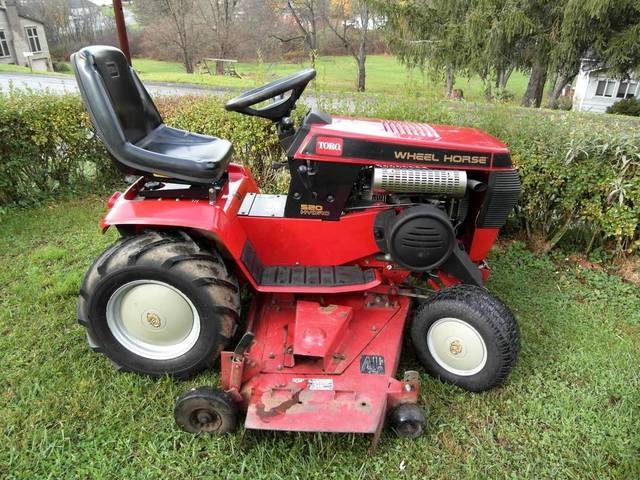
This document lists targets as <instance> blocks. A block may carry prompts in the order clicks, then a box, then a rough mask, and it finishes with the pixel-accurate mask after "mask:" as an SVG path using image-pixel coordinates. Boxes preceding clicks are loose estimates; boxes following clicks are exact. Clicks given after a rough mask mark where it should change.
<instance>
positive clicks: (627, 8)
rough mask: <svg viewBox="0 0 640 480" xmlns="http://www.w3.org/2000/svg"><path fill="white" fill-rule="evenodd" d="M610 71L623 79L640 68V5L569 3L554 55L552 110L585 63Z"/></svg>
mask: <svg viewBox="0 0 640 480" xmlns="http://www.w3.org/2000/svg"><path fill="white" fill-rule="evenodd" d="M584 58H588V59H589V60H590V61H591V64H592V65H599V66H601V67H604V68H608V69H609V70H610V71H612V72H613V73H614V74H617V75H619V76H621V77H625V76H628V75H629V73H630V72H631V71H633V70H635V69H637V68H638V67H639V66H640V2H637V1H635V0H617V1H616V2H610V1H607V0H592V1H589V2H585V1H582V0H569V1H568V2H567V3H566V6H565V8H564V16H563V22H562V28H561V31H560V37H559V39H558V41H557V43H556V48H554V49H553V51H552V55H551V68H552V69H553V71H555V72H557V79H556V82H555V85H554V87H553V90H552V91H551V93H550V95H549V106H552V107H553V106H555V103H556V101H557V99H558V96H559V95H560V92H561V91H562V89H563V88H564V87H565V86H566V85H567V84H568V83H569V82H570V81H571V80H572V79H573V77H574V76H575V75H576V74H577V73H578V69H579V67H580V64H581V61H582V59H584Z"/></svg>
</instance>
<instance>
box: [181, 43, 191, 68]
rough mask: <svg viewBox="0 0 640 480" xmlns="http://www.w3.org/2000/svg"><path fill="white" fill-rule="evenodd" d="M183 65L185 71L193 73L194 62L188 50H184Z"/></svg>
mask: <svg viewBox="0 0 640 480" xmlns="http://www.w3.org/2000/svg"><path fill="white" fill-rule="evenodd" d="M182 63H184V69H185V70H186V72H187V73H193V61H192V60H191V55H190V54H189V50H188V49H187V48H184V49H183V50H182Z"/></svg>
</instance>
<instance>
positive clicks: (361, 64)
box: [358, 55, 367, 92]
mask: <svg viewBox="0 0 640 480" xmlns="http://www.w3.org/2000/svg"><path fill="white" fill-rule="evenodd" d="M366 61H367V57H366V56H364V55H362V56H359V58H358V91H359V92H364V88H365V80H366V71H365V62H366Z"/></svg>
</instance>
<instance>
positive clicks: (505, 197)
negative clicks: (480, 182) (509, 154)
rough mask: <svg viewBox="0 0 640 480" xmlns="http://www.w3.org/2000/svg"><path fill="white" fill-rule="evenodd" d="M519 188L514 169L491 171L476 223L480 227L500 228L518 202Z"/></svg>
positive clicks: (517, 177)
mask: <svg viewBox="0 0 640 480" xmlns="http://www.w3.org/2000/svg"><path fill="white" fill-rule="evenodd" d="M521 188H522V187H521V184H520V177H519V176H518V172H517V171H516V170H509V171H505V172H494V173H492V174H491V175H490V176H489V188H488V190H487V194H486V196H485V200H484V203H483V205H482V210H481V211H480V215H479V216H478V221H477V225H478V226H479V227H482V228H502V226H503V225H504V224H505V222H506V221H507V217H508V216H509V214H510V213H511V211H512V210H513V207H515V205H516V203H518V199H519V198H520V190H521Z"/></svg>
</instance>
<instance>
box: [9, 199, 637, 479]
mask: <svg viewBox="0 0 640 480" xmlns="http://www.w3.org/2000/svg"><path fill="white" fill-rule="evenodd" d="M103 212H104V199H103V198H98V197H97V196H96V197H93V196H91V197H88V198H83V199H78V200H73V201H60V202H59V203H51V204H47V205H45V206H42V207H40V208H34V209H24V210H11V211H9V212H8V213H6V214H5V215H4V216H3V217H0V222H1V223H0V265H1V268H0V358H1V369H0V445H1V447H0V477H1V478H25V479H36V478H96V479H98V478H123V479H124V478H126V479H134V478H140V479H149V478H167V479H173V478H175V479H184V478H214V479H219V478H220V479H222V478H251V479H260V478H265V479H266V478H268V479H284V478H298V479H327V478H336V479H342V478H366V479H369V478H370V479H386V478H416V479H423V478H443V479H462V478H465V479H467V478H482V479H485V478H531V479H540V478H569V479H601V478H620V479H637V478H640V374H639V373H638V366H639V365H640V293H639V292H638V289H637V287H634V286H632V285H630V284H627V283H624V282H623V281H622V280H621V279H620V278H618V277H615V276H609V275H607V274H606V273H603V272H601V271H593V270H585V269H583V268H581V267H579V266H577V265H575V264H572V263H570V262H568V261H566V260H565V259H564V257H561V256H557V258H552V257H549V256H542V255H535V254H532V253H530V252H528V251H527V250H525V249H524V248H523V246H522V245H521V244H519V243H511V244H510V243H509V242H505V243H503V244H502V246H501V247H500V248H499V249H497V250H496V251H494V252H493V254H492V255H491V259H492V265H493V267H494V274H493V277H492V280H491V282H490V285H489V287H490V289H491V291H493V292H495V293H496V294H497V295H499V296H500V297H501V298H502V299H503V300H504V301H505V302H506V303H507V304H508V305H509V306H510V307H511V308H512V309H513V311H514V312H515V313H516V315H517V317H518V319H519V322H520V325H521V329H522V340H523V348H522V352H521V356H520V359H519V363H518V365H517V367H516V369H515V371H514V372H513V375H512V376H511V377H510V379H509V381H508V383H507V384H506V385H505V386H504V387H502V388H499V389H497V390H494V391H491V392H487V393H484V394H470V393H465V392H463V391H461V390H459V389H457V388H455V387H452V386H447V385H444V384H442V383H440V382H438V381H437V380H434V379H432V378H430V377H427V376H426V375H424V372H423V370H422V369H420V367H419V365H418V363H417V361H416V359H415V357H414V355H413V354H412V349H411V346H410V345H409V344H407V345H405V348H404V351H403V356H402V361H401V366H400V368H401V370H403V369H418V370H419V371H420V372H421V373H422V380H423V388H422V391H421V402H422V404H423V405H424V406H425V408H426V409H427V411H428V420H429V425H428V430H427V433H426V435H424V436H423V437H422V438H420V439H419V440H417V441H410V440H401V439H398V438H396V437H395V435H393V434H392V433H390V432H388V431H387V432H385V433H384V434H383V437H382V440H381V443H380V445H379V447H378V449H377V450H376V451H375V452H374V453H373V454H370V453H368V448H369V438H368V437H365V436H359V435H336V434H298V433H273V432H263V433H261V432H253V431H245V430H244V429H242V428H240V430H239V431H238V432H237V433H235V434H232V435H229V436H226V437H212V436H191V435H189V434H186V433H182V432H181V431H179V430H178V429H177V428H176V427H175V426H174V423H173V416H172V409H173V402H174V399H175V398H176V396H177V395H179V394H180V393H181V392H182V391H184V390H185V389H186V388H188V387H190V386H194V385H200V384H211V383H213V384H215V383H216V382H217V378H218V377H217V374H216V373H215V372H208V373H206V374H203V375H201V376H199V377H198V378H196V379H193V380H192V381H188V382H177V381H174V380H172V379H170V378H163V379H160V380H152V379H149V378H144V377H139V376H136V375H134V374H119V373H117V372H116V371H115V370H114V369H113V368H112V367H111V365H110V363H109V361H108V360H107V359H105V358H104V357H102V356H100V355H98V354H95V353H92V352H91V351H90V350H89V348H88V346H87V344H86V341H85V334H84V331H83V329H82V328H81V327H80V326H79V325H77V324H76V321H75V304H76V303H75V302H76V293H77V290H78V287H79V285H80V281H81V279H82V276H83V274H84V272H85V270H86V269H87V267H88V266H89V264H90V263H91V262H92V260H93V259H94V258H95V257H96V256H97V255H98V254H99V253H100V252H101V251H102V250H103V249H104V248H105V247H106V246H107V245H108V244H109V243H110V242H112V241H113V240H114V239H115V238H116V233H115V231H110V232H108V233H107V234H106V235H104V236H103V235H101V234H100V232H99V229H98V223H97V222H98V218H99V216H100V215H101V214H102V213H103ZM276 241H277V239H276ZM552 260H555V261H552Z"/></svg>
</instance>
